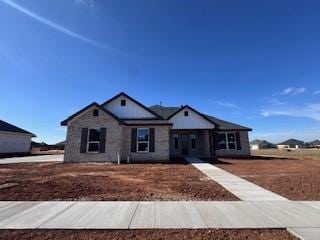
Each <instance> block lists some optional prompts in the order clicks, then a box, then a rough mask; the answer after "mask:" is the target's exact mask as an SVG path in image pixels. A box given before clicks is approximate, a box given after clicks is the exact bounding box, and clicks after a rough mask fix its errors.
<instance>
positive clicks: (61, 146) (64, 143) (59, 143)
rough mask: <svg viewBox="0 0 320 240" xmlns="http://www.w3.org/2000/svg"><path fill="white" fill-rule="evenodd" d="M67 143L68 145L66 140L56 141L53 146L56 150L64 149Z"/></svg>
mask: <svg viewBox="0 0 320 240" xmlns="http://www.w3.org/2000/svg"><path fill="white" fill-rule="evenodd" d="M65 145H66V140H64V141H61V142H58V143H56V144H55V145H53V148H54V149H55V150H64V147H65Z"/></svg>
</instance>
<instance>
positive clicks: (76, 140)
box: [61, 92, 251, 162]
mask: <svg viewBox="0 0 320 240" xmlns="http://www.w3.org/2000/svg"><path fill="white" fill-rule="evenodd" d="M61 125H62V126H67V127H68V129H67V138H66V147H65V155H64V161H65V162H84V161H102V162H105V161H117V159H118V158H119V159H120V160H125V159H127V158H129V159H130V160H147V161H149V160H150V161H152V160H155V161H157V160H169V159H170V157H183V156H198V157H213V156H248V155H250V147H249V140H248V132H249V131H251V129H250V128H247V127H243V126H240V125H238V124H234V123H231V122H227V121H224V120H220V119H218V118H215V117H213V116H209V115H206V114H203V113H201V112H199V111H197V110H196V109H194V108H192V107H190V106H188V105H185V106H180V107H164V106H160V105H154V106H151V107H146V106H145V105H143V104H142V103H140V102H138V101H137V100H135V99H133V98H132V97H130V96H128V95H127V94H126V93H123V92H122V93H119V94H118V95H116V96H114V97H112V98H111V99H109V100H107V101H106V102H104V103H102V104H98V103H95V102H93V103H91V104H90V105H88V106H86V107H85V108H83V109H81V110H80V111H78V112H76V113H75V114H73V115H71V116H70V117H68V118H67V119H66V120H64V121H62V122H61Z"/></svg>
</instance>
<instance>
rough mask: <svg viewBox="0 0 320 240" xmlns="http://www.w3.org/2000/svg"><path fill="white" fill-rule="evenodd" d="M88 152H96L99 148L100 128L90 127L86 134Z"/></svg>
mask: <svg viewBox="0 0 320 240" xmlns="http://www.w3.org/2000/svg"><path fill="white" fill-rule="evenodd" d="M87 149H88V152H93V153H97V152H99V150H100V129H90V130H89V136H88V147H87Z"/></svg>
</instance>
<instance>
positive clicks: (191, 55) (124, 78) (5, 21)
mask: <svg viewBox="0 0 320 240" xmlns="http://www.w3.org/2000/svg"><path fill="white" fill-rule="evenodd" d="M319 12H320V2H319V1H296V0H289V1H285V0H282V1H278V0H276V1H273V0H270V1H256V0H252V1H247V0H242V1H236V0H235V1H231V0H227V1H222V0H221V1H214V0H210V1H187V0H181V1H174V0H168V1H166V0H161V1H150V0H146V1H122V0H115V1H107V0H43V1H38V0H28V1H26V0H25V1H22V0H21V1H18V0H16V1H10V0H0V16H1V21H0V33H1V37H0V81H1V85H0V86H1V95H0V117H1V119H3V120H5V121H8V122H10V123H13V124H16V125H18V126H20V127H22V128H25V129H27V130H29V131H32V132H34V133H35V134H36V135H37V136H38V138H37V139H36V140H37V141H46V142H48V143H55V142H58V141H60V140H63V139H64V138H65V133H66V129H65V128H63V127H60V122H61V121H62V120H64V119H65V118H67V117H68V116H69V115H71V114H72V113H74V112H75V111H77V110H79V109H81V108H82V107H84V106H86V105H88V104H89V103H91V102H93V101H97V102H98V103H101V102H103V101H105V100H106V99H108V98H110V97H112V96H113V95H115V94H117V93H118V92H120V91H125V92H127V93H128V94H129V95H131V96H132V97H134V98H136V99H137V100H139V101H141V102H142V103H144V104H146V105H148V106H149V105H153V104H158V103H159V102H160V101H161V102H162V104H163V105H167V106H170V105H181V104H189V105H190V106H193V107H195V108H196V109H198V110H199V111H202V112H205V113H208V114H212V115H215V116H216V117H219V118H223V119H226V120H230V121H233V122H237V123H240V124H243V125H245V126H249V127H251V128H253V130H254V131H253V132H251V133H250V138H251V139H253V138H263V139H267V140H270V141H274V142H278V141H282V140H285V139H287V138H289V137H295V138H299V139H302V140H306V141H307V140H313V139H315V138H319V137H320V14H319Z"/></svg>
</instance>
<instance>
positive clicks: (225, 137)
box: [218, 133, 236, 150]
mask: <svg viewBox="0 0 320 240" xmlns="http://www.w3.org/2000/svg"><path fill="white" fill-rule="evenodd" d="M218 143H219V149H230V150H231V149H236V136H235V134H234V133H220V134H219V135H218Z"/></svg>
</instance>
